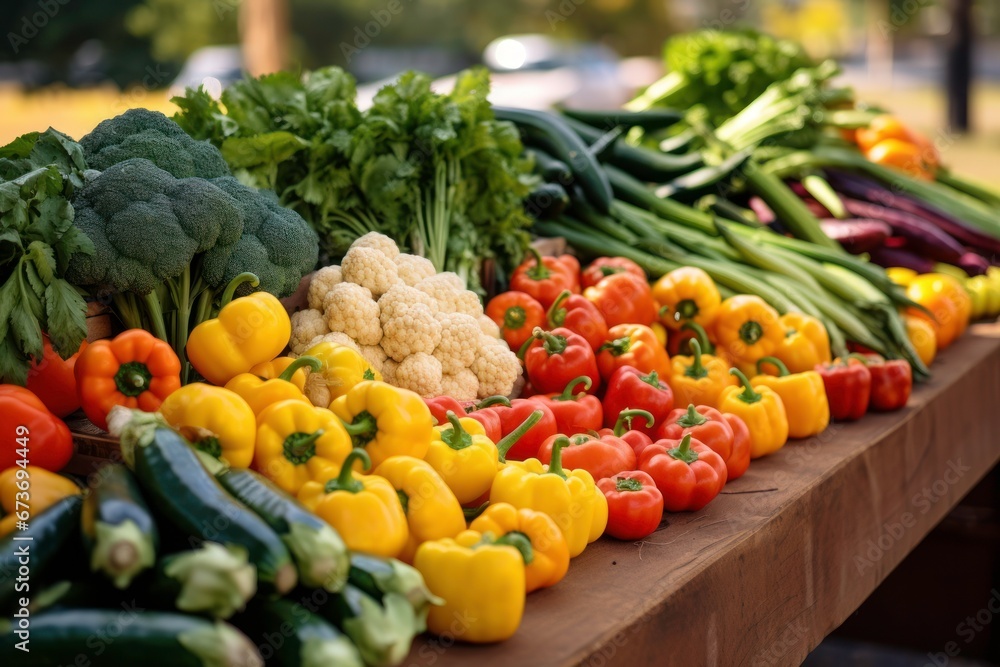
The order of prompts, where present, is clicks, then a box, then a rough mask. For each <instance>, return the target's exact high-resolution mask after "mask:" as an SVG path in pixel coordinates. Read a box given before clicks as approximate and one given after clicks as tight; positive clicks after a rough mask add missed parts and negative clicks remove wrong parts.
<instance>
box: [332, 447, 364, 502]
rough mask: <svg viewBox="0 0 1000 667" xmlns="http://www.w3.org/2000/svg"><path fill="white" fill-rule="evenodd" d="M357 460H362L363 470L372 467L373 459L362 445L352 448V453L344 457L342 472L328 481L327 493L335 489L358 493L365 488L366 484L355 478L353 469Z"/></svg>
mask: <svg viewBox="0 0 1000 667" xmlns="http://www.w3.org/2000/svg"><path fill="white" fill-rule="evenodd" d="M355 461H361V469H362V471H367V470H368V469H369V468H371V467H372V460H371V457H370V456H368V452H366V451H365V450H363V449H361V448H360V447H355V448H354V449H352V450H351V453H350V454H348V455H347V457H346V458H345V459H344V463H343V464H342V465H341V466H340V474H338V475H337V477H336V478H335V479H331V480H330V481H329V482H327V483H326V487H325V489H324V490H325V491H326V492H327V493H332V492H334V491H347V492H349V493H358V492H359V491H361V490H362V489H364V488H365V487H364V484H362V483H361V482H359V481H358V480H356V479H354V474H353V472H352V471H351V469H352V468H353V467H354V462H355Z"/></svg>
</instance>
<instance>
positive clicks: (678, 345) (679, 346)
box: [667, 322, 715, 357]
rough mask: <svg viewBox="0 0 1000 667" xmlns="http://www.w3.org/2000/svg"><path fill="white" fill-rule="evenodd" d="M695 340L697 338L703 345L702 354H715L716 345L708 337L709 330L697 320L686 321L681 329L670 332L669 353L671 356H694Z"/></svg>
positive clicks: (668, 340) (668, 339) (668, 338)
mask: <svg viewBox="0 0 1000 667" xmlns="http://www.w3.org/2000/svg"><path fill="white" fill-rule="evenodd" d="M693 340H697V341H698V343H699V344H700V345H701V353H702V354H710V355H712V356H715V346H714V345H712V341H710V340H709V339H708V332H707V331H705V328H704V327H703V326H701V325H700V324H698V323H697V322H685V323H684V324H682V325H681V328H680V330H679V331H671V332H670V336H668V337H667V353H668V354H669V355H670V356H671V357H676V356H678V355H681V356H685V357H690V356H693V353H694V352H693V350H692V349H691V341H693Z"/></svg>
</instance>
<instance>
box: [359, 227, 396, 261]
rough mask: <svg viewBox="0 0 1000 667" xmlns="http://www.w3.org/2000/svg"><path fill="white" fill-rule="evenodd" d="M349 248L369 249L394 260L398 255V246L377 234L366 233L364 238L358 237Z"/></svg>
mask: <svg viewBox="0 0 1000 667" xmlns="http://www.w3.org/2000/svg"><path fill="white" fill-rule="evenodd" d="M351 248H371V249H373V250H378V251H379V252H381V253H382V254H383V255H385V256H386V257H388V258H389V259H396V257H397V256H398V255H399V246H397V245H396V242H395V241H393V240H392V239H391V238H389V237H388V236H386V235H385V234H379V233H378V232H368V233H367V234H365V235H364V236H359V237H358V238H356V239H355V240H354V243H352V244H351Z"/></svg>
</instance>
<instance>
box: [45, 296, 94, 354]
mask: <svg viewBox="0 0 1000 667" xmlns="http://www.w3.org/2000/svg"><path fill="white" fill-rule="evenodd" d="M45 312H46V315H47V318H48V323H47V324H48V327H47V333H48V334H49V339H51V341H52V347H54V348H55V350H56V352H58V353H59V355H60V356H61V357H63V358H64V359H65V358H67V357H69V356H70V355H72V354H74V353H75V352H76V351H77V350H79V349H80V344H81V343H82V342H83V339H84V338H86V337H87V303H86V302H85V301H84V300H83V297H82V296H80V294H79V292H77V291H76V289H74V288H73V286H72V285H70V284H69V283H68V282H66V281H65V280H62V279H58V280H54V281H53V282H52V283H50V284H49V286H48V287H47V288H46V290H45Z"/></svg>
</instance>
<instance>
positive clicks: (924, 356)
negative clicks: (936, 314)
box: [903, 314, 937, 366]
mask: <svg viewBox="0 0 1000 667" xmlns="http://www.w3.org/2000/svg"><path fill="white" fill-rule="evenodd" d="M903 323H904V324H906V337H907V338H909V339H910V344H911V345H913V349H914V350H916V352H917V356H918V357H920V361H922V362H924V363H925V364H926V365H928V366H929V365H930V364H931V362H932V361H934V357H935V356H937V335H936V334H935V333H934V326H933V325H932V324H931V323H930V322H928V321H927V320H925V319H923V318H922V317H916V316H914V315H908V314H904V315H903Z"/></svg>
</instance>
